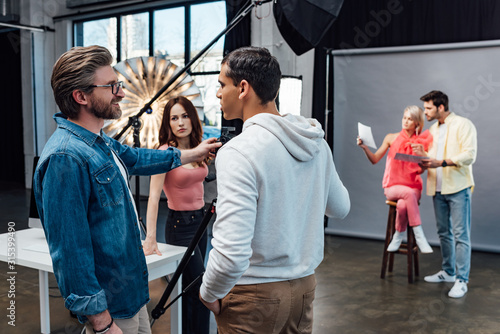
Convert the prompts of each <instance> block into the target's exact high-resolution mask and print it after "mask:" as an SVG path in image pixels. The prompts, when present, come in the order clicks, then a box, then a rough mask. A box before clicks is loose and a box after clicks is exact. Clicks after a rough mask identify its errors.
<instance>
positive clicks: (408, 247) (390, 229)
mask: <svg viewBox="0 0 500 334" xmlns="http://www.w3.org/2000/svg"><path fill="white" fill-rule="evenodd" d="M385 203H386V204H387V205H389V216H388V217H387V230H386V232H385V243H384V256H383V259H382V273H381V274H380V278H385V273H386V271H387V261H388V260H389V272H392V268H393V265H394V254H406V258H407V259H408V283H413V267H415V276H418V247H417V244H416V242H415V235H414V234H413V229H412V228H411V227H410V226H408V227H407V228H406V235H407V237H406V240H407V241H406V244H404V243H401V246H399V249H398V250H397V251H396V252H388V251H387V247H388V246H389V244H390V242H391V239H392V236H393V235H394V232H395V231H396V202H393V201H385Z"/></svg>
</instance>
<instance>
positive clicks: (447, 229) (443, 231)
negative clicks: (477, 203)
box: [433, 188, 471, 282]
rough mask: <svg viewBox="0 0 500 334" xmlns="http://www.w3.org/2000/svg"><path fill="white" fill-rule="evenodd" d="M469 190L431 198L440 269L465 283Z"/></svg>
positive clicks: (437, 194)
mask: <svg viewBox="0 0 500 334" xmlns="http://www.w3.org/2000/svg"><path fill="white" fill-rule="evenodd" d="M470 199H471V191H470V188H467V189H464V190H461V191H459V192H457V193H454V194H448V195H442V194H441V193H440V192H436V195H435V196H434V197H433V202H434V213H435V214H436V224H437V230H438V235H439V240H440V242H441V255H442V257H443V262H442V267H443V268H442V269H443V270H444V271H446V273H447V274H448V275H452V276H453V275H457V279H462V280H464V281H466V282H468V281H469V273H470V259H471V244H470V224H471V202H470Z"/></svg>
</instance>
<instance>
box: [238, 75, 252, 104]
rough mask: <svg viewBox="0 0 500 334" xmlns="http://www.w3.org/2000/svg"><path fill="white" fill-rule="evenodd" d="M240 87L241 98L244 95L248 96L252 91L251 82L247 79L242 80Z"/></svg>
mask: <svg viewBox="0 0 500 334" xmlns="http://www.w3.org/2000/svg"><path fill="white" fill-rule="evenodd" d="M239 89H240V94H239V95H238V98H239V99H240V100H241V99H243V98H244V97H246V96H248V93H250V84H249V83H248V81H246V80H241V81H240V84H239Z"/></svg>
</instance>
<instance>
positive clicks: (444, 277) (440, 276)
mask: <svg viewBox="0 0 500 334" xmlns="http://www.w3.org/2000/svg"><path fill="white" fill-rule="evenodd" d="M424 281H426V282H429V283H440V282H448V283H452V282H455V275H453V276H450V275H448V274H447V273H446V271H444V270H440V271H439V272H438V273H437V274H434V275H430V276H425V277H424Z"/></svg>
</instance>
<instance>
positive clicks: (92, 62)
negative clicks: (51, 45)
mask: <svg viewBox="0 0 500 334" xmlns="http://www.w3.org/2000/svg"><path fill="white" fill-rule="evenodd" d="M112 61H113V56H111V53H110V52H109V51H108V49H106V48H104V47H102V46H98V45H92V46H86V47H74V48H71V49H70V50H68V51H66V52H65V53H63V55H62V56H61V57H60V58H59V59H58V60H57V62H56V63H55V65H54V67H53V69H52V78H51V80H50V83H51V85H52V90H53V91H54V98H55V100H56V103H57V105H58V106H59V109H60V110H61V112H62V113H63V114H65V115H66V116H68V117H69V118H75V117H77V116H78V112H79V110H80V109H79V105H78V103H77V102H76V101H75V99H74V98H73V91H74V90H76V89H79V90H82V91H84V92H91V91H92V90H93V88H92V87H90V86H91V85H93V84H94V77H95V72H96V70H97V69H99V68H101V67H103V66H108V65H111V63H112Z"/></svg>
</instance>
